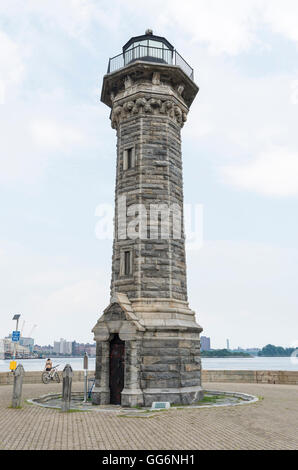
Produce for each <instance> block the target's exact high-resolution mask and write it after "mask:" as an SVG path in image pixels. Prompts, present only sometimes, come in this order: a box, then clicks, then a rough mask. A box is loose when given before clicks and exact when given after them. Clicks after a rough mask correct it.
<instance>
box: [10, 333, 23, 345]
mask: <svg viewBox="0 0 298 470" xmlns="http://www.w3.org/2000/svg"><path fill="white" fill-rule="evenodd" d="M20 335H21V333H20V331H13V332H12V335H11V340H12V341H13V342H14V343H18V342H19V341H20Z"/></svg>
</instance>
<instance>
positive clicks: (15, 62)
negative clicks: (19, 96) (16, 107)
mask: <svg viewBox="0 0 298 470" xmlns="http://www.w3.org/2000/svg"><path fill="white" fill-rule="evenodd" d="M24 70H25V67H24V64H23V61H22V58H21V54H20V51H19V48H18V45H17V44H16V43H15V42H14V41H12V40H11V39H10V38H9V37H8V35H7V34H5V33H4V32H2V31H0V106H1V105H3V104H4V102H5V101H6V98H7V94H8V93H9V92H11V91H13V90H15V86H16V85H18V84H19V83H20V82H21V80H22V78H23V76H24ZM0 111H1V108H0Z"/></svg>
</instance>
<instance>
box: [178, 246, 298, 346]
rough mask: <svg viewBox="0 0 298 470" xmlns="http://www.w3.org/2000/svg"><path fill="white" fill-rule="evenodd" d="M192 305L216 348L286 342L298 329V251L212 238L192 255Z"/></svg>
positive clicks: (189, 264) (190, 293) (188, 263)
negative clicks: (297, 292)
mask: <svg viewBox="0 0 298 470" xmlns="http://www.w3.org/2000/svg"><path fill="white" fill-rule="evenodd" d="M187 265H188V288H189V302H190V307H191V308H193V309H194V310H195V312H196V313H197V318H198V321H199V323H200V324H201V325H202V327H203V328H204V334H205V335H207V336H211V341H212V347H214V348H216V347H219V348H223V347H225V344H226V338H230V340H231V345H232V347H238V346H242V347H252V346H257V347H262V346H264V345H265V344H268V343H273V344H281V345H284V346H287V345H289V344H290V342H291V340H292V333H291V332H292V331H297V309H298V299H297V294H296V290H297V286H296V284H297V276H298V251H297V249H295V248H290V247H289V248H288V247H281V246H278V245H273V244H269V243H268V244H265V243H264V244H263V243H249V242H245V241H243V242H236V241H221V240H215V241H207V242H206V243H205V244H204V246H203V248H202V249H201V250H200V251H199V252H197V253H195V252H193V253H191V256H187Z"/></svg>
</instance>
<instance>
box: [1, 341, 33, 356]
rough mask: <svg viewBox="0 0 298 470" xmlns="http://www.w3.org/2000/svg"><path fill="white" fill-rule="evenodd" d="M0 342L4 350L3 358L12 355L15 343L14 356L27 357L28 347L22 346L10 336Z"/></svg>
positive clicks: (28, 353)
mask: <svg viewBox="0 0 298 470" xmlns="http://www.w3.org/2000/svg"><path fill="white" fill-rule="evenodd" d="M2 341H3V343H2V346H1V348H2V347H3V351H4V357H5V358H10V357H12V356H13V354H14V351H15V349H14V348H15V345H16V356H17V357H25V358H26V357H28V356H30V354H31V353H30V349H29V348H27V347H25V346H22V345H21V344H20V343H14V342H13V341H12V340H11V338H9V337H8V338H4V339H3V340H2Z"/></svg>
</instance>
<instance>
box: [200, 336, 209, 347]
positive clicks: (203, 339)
mask: <svg viewBox="0 0 298 470" xmlns="http://www.w3.org/2000/svg"><path fill="white" fill-rule="evenodd" d="M210 349H211V341H210V338H207V336H201V351H210Z"/></svg>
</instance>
